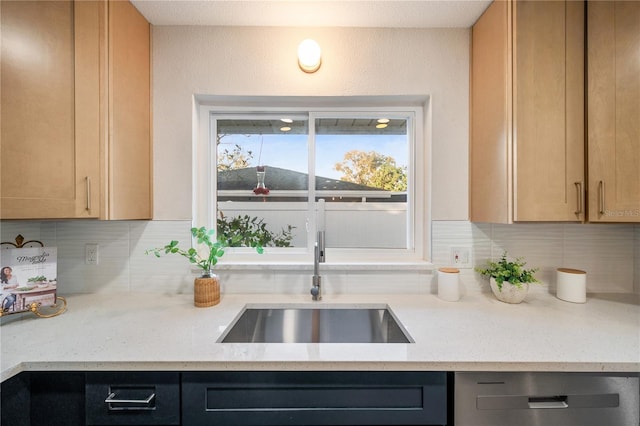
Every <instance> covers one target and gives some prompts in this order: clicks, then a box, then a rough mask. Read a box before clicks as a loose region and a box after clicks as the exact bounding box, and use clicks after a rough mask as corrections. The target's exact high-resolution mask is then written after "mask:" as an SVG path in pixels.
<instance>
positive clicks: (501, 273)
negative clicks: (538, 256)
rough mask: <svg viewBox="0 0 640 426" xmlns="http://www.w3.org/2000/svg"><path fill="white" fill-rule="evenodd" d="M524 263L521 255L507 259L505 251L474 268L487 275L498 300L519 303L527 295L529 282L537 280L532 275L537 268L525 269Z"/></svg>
mask: <svg viewBox="0 0 640 426" xmlns="http://www.w3.org/2000/svg"><path fill="white" fill-rule="evenodd" d="M525 265H526V262H525V261H524V260H523V258H521V257H518V258H516V259H515V260H514V261H512V262H511V261H508V260H507V252H506V251H505V252H504V253H503V254H502V257H500V260H499V261H497V262H492V261H488V262H487V264H486V267H484V268H476V271H477V272H479V273H480V274H481V275H482V276H485V277H489V282H490V285H491V291H492V292H493V294H494V295H495V296H496V298H497V299H498V300H500V301H501V302H505V303H520V302H522V301H523V300H524V298H525V297H526V296H527V292H528V291H529V284H530V283H537V282H539V281H538V280H537V279H536V278H535V277H534V275H533V274H534V273H535V272H537V271H538V269H537V268H534V269H525V267H524V266H525Z"/></svg>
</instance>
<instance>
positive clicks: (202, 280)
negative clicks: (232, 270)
mask: <svg viewBox="0 0 640 426" xmlns="http://www.w3.org/2000/svg"><path fill="white" fill-rule="evenodd" d="M214 234H215V230H213V229H210V230H208V229H206V228H205V227H201V228H191V235H192V236H193V237H194V239H195V240H196V241H197V243H198V245H200V246H203V247H204V248H205V249H206V251H208V253H207V254H206V255H201V254H200V253H199V252H198V250H197V249H196V248H194V247H190V248H189V249H186V250H185V249H183V248H180V247H179V246H178V244H179V242H178V241H176V240H172V241H170V242H169V244H167V245H165V246H164V247H158V248H153V249H149V250H147V251H146V252H145V253H146V254H154V255H155V256H156V257H160V256H162V255H163V254H178V255H180V256H183V257H186V258H187V259H188V260H189V262H191V263H192V264H194V265H196V266H197V267H198V268H200V269H202V275H201V276H200V277H199V278H196V279H195V281H194V295H193V302H194V305H195V306H196V307H199V308H204V307H208V306H214V305H217V304H218V303H220V280H219V279H218V276H217V275H215V274H214V273H213V268H214V266H215V265H216V264H217V263H218V259H219V258H221V257H222V256H224V249H225V248H226V247H228V246H229V244H228V241H225V240H216V239H214V238H213V235H214ZM235 237H237V238H241V236H240V235H237V236H234V238H235ZM251 246H252V247H253V248H255V250H256V251H257V252H258V253H260V254H262V253H263V251H264V249H263V248H262V246H261V245H260V244H259V243H258V242H251Z"/></svg>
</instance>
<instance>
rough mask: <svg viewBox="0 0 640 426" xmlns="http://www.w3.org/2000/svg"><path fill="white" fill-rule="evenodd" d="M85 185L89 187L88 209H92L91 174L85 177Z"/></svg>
mask: <svg viewBox="0 0 640 426" xmlns="http://www.w3.org/2000/svg"><path fill="white" fill-rule="evenodd" d="M84 181H85V186H86V188H87V208H86V210H87V211H91V178H90V177H89V176H85V178H84Z"/></svg>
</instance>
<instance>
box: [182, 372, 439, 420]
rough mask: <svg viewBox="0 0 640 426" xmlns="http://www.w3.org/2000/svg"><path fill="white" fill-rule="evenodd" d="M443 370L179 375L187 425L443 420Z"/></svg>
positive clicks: (198, 373) (183, 412) (196, 373)
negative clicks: (180, 376)
mask: <svg viewBox="0 0 640 426" xmlns="http://www.w3.org/2000/svg"><path fill="white" fill-rule="evenodd" d="M447 404H448V402H447V373H446V372H407V371H402V372H392V371H384V372H381V371H376V372H370V371H357V372H353V371H349V372H346V371H345V372H339V371H295V372H293V371H286V372H283V371H278V372H269V371H247V372H238V371H236V372H192V373H183V374H182V425H183V426H195V425H238V426H241V425H278V426H281V425H446V424H447V415H448V412H449V410H448V406H447Z"/></svg>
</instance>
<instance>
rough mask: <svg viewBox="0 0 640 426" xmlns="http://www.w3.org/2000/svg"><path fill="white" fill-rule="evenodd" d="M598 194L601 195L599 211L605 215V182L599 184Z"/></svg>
mask: <svg viewBox="0 0 640 426" xmlns="http://www.w3.org/2000/svg"><path fill="white" fill-rule="evenodd" d="M598 194H599V201H600V203H599V210H600V214H601V215H603V214H604V181H603V180H601V181H600V182H599V183H598Z"/></svg>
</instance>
